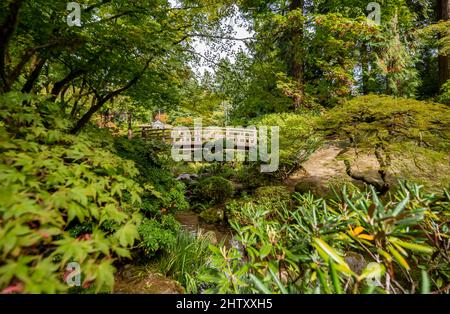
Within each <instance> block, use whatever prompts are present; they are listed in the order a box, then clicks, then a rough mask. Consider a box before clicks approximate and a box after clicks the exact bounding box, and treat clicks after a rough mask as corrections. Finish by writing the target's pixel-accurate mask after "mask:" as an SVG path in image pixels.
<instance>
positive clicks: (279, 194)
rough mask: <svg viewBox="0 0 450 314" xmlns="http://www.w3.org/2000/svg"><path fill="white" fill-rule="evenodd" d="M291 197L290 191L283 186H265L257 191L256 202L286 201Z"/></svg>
mask: <svg viewBox="0 0 450 314" xmlns="http://www.w3.org/2000/svg"><path fill="white" fill-rule="evenodd" d="M290 197H291V193H290V192H289V190H288V189H287V188H286V187H285V186H283V185H278V186H263V187H260V188H258V189H256V191H255V198H256V200H257V201H258V200H261V199H264V200H270V201H272V202H273V201H286V200H289V199H290Z"/></svg>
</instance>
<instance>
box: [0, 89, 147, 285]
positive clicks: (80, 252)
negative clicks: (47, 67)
mask: <svg viewBox="0 0 450 314" xmlns="http://www.w3.org/2000/svg"><path fill="white" fill-rule="evenodd" d="M24 100H31V99H30V98H29V97H25V96H22V95H20V94H13V93H10V94H7V95H3V96H1V99H0V117H1V119H2V121H3V123H1V124H0V239H1V241H0V256H1V258H0V290H5V291H8V290H14V291H17V292H26V293H55V292H61V291H67V289H68V286H67V285H66V284H65V283H63V282H62V278H63V277H62V274H63V273H64V271H65V270H66V266H67V264H68V263H70V262H77V263H79V264H80V266H81V271H82V282H83V286H84V287H87V286H89V285H92V284H93V285H94V286H95V288H96V291H100V290H102V291H104V290H110V289H111V288H112V286H113V283H114V277H113V274H114V267H113V265H112V263H113V262H114V259H115V258H121V257H122V258H125V257H130V252H129V248H130V247H131V246H133V245H134V243H135V241H136V240H137V239H138V233H137V226H138V225H139V223H140V220H141V216H140V214H139V213H138V209H137V208H138V206H137V205H138V204H139V202H140V193H141V192H142V189H141V188H140V187H139V185H138V184H137V183H136V182H135V181H133V180H132V178H133V177H135V176H136V175H137V174H138V171H137V169H136V168H135V167H134V165H133V162H131V161H128V160H124V159H121V158H119V157H117V156H115V155H113V154H112V153H110V152H109V151H107V150H106V149H103V148H101V147H99V143H101V142H102V141H104V140H99V139H97V138H96V137H95V136H94V135H93V134H81V135H79V136H74V135H69V134H67V132H66V131H67V127H68V125H69V123H68V122H67V121H66V120H64V119H62V118H61V117H60V116H59V115H58V112H59V108H58V107H57V106H55V105H54V104H47V103H45V102H36V101H33V103H37V104H30V103H31V102H27V103H26V104H25V103H23V101H24Z"/></svg>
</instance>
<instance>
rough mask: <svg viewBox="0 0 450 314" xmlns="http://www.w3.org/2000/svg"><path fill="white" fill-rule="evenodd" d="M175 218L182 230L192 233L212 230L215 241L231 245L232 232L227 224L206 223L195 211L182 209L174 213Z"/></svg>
mask: <svg viewBox="0 0 450 314" xmlns="http://www.w3.org/2000/svg"><path fill="white" fill-rule="evenodd" d="M175 219H176V220H178V221H179V222H180V224H181V227H182V228H183V229H184V230H187V231H189V232H191V233H192V234H194V235H197V234H199V233H201V234H204V233H206V232H213V233H214V235H215V237H216V242H217V243H220V242H222V241H223V242H224V244H225V245H226V246H230V245H231V243H230V242H231V241H232V239H233V233H232V232H231V229H230V228H229V227H227V226H223V225H219V224H208V223H206V222H204V221H203V220H202V219H201V218H200V217H199V215H198V214H197V213H195V212H193V211H182V212H177V213H175Z"/></svg>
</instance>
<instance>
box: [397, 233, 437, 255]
mask: <svg viewBox="0 0 450 314" xmlns="http://www.w3.org/2000/svg"><path fill="white" fill-rule="evenodd" d="M389 240H391V241H392V242H393V243H395V244H397V245H399V246H401V247H403V248H405V249H408V250H411V251H414V252H419V253H423V254H432V253H433V252H434V249H433V248H432V247H431V246H428V245H423V244H416V243H409V242H405V241H402V240H400V239H397V238H393V237H391V238H389Z"/></svg>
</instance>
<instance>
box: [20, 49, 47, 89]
mask: <svg viewBox="0 0 450 314" xmlns="http://www.w3.org/2000/svg"><path fill="white" fill-rule="evenodd" d="M45 62H47V59H45V58H40V59H38V60H37V61H36V63H35V65H34V67H33V70H32V71H31V74H30V76H29V77H28V79H27V81H26V83H25V85H24V86H23V87H22V93H30V92H31V91H32V90H33V87H34V84H35V83H36V81H37V79H38V78H39V74H40V73H41V71H42V68H43V67H44V64H45Z"/></svg>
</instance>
